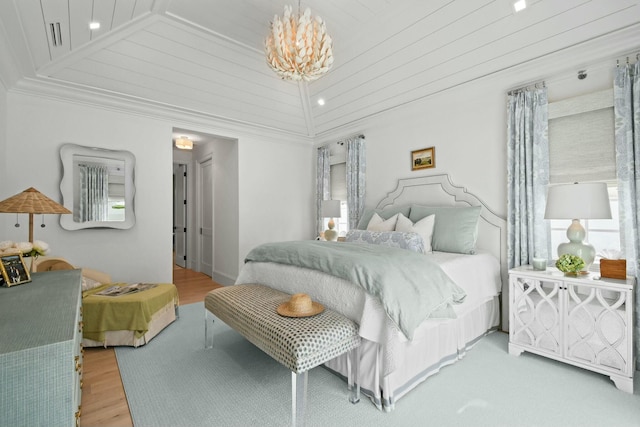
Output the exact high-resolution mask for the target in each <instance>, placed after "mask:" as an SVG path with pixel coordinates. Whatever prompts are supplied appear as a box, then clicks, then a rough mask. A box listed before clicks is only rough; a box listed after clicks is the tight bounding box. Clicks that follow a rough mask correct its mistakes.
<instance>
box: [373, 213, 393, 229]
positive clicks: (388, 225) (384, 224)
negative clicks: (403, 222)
mask: <svg viewBox="0 0 640 427" xmlns="http://www.w3.org/2000/svg"><path fill="white" fill-rule="evenodd" d="M397 220H398V214H395V215H394V216H392V217H391V218H389V219H382V217H380V215H378V214H377V213H374V214H373V216H372V217H371V221H369V225H367V230H369V231H394V230H395V228H396V221H397Z"/></svg>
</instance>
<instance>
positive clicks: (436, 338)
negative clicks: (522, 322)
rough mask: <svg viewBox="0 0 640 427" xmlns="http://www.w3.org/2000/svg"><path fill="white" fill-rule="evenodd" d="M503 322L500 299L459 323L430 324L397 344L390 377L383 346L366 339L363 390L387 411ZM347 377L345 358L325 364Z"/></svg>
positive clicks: (361, 371)
mask: <svg viewBox="0 0 640 427" xmlns="http://www.w3.org/2000/svg"><path fill="white" fill-rule="evenodd" d="M499 321H500V301H499V298H498V297H495V298H492V299H491V300H489V301H486V302H485V303H484V304H482V305H480V306H477V307H475V308H474V309H471V310H469V311H468V312H466V313H464V314H459V315H458V318H456V319H449V320H447V321H442V320H437V321H436V320H427V321H426V322H425V324H424V325H423V326H421V327H420V330H419V332H418V333H417V334H416V338H414V340H413V341H404V342H400V343H396V348H395V351H394V359H395V364H394V365H395V369H394V370H393V371H392V372H390V373H388V374H384V372H386V371H388V369H387V367H385V366H384V364H385V357H384V356H383V354H382V346H381V345H380V344H378V343H375V342H372V341H369V340H366V339H363V340H362V345H361V347H360V351H361V358H360V363H361V365H360V366H361V369H360V379H359V380H360V387H361V390H362V392H363V394H365V395H367V396H368V397H369V398H370V399H371V401H372V402H373V403H374V404H375V405H376V406H377V407H378V409H382V410H385V411H391V410H393V408H394V406H395V403H396V402H397V401H398V400H399V399H400V398H401V397H402V396H404V395H405V394H406V393H407V392H409V391H410V390H412V389H414V388H415V387H416V386H418V385H419V384H420V383H421V382H423V381H424V380H426V379H427V378H428V377H430V376H431V375H433V374H436V373H437V372H438V371H440V368H442V367H443V366H446V365H450V364H453V363H455V362H456V361H458V360H459V359H461V358H462V357H464V355H465V354H466V352H467V350H469V349H470V348H471V347H473V345H474V344H475V343H476V342H477V341H478V340H480V338H482V337H483V336H485V335H487V334H488V333H490V332H492V331H494V330H496V329H497V327H498V325H499ZM325 365H326V366H327V367H328V368H329V369H331V370H333V371H335V372H337V373H338V374H340V375H341V376H343V377H346V372H347V360H346V357H339V358H336V359H334V360H332V361H329V362H327V363H326V364H325ZM365 367H366V368H365Z"/></svg>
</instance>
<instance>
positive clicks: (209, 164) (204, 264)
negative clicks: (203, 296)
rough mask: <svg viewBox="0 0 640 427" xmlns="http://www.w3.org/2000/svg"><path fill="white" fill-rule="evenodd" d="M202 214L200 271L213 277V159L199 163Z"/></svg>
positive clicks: (200, 217) (200, 220) (200, 221)
mask: <svg viewBox="0 0 640 427" xmlns="http://www.w3.org/2000/svg"><path fill="white" fill-rule="evenodd" d="M198 166H199V173H198V176H199V184H200V185H199V186H198V188H199V199H198V200H199V202H200V203H199V205H200V206H199V207H200V215H199V218H198V222H199V223H200V251H199V252H200V259H199V261H200V271H201V272H203V273H204V274H206V275H207V276H210V277H213V259H214V253H213V250H214V249H213V239H214V236H213V184H214V183H213V159H212V158H211V157H208V158H206V159H205V160H203V161H201V162H199V163H198Z"/></svg>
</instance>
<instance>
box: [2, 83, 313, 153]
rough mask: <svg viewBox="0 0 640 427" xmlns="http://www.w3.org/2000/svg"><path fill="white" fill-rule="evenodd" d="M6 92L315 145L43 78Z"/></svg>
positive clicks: (304, 138)
mask: <svg viewBox="0 0 640 427" xmlns="http://www.w3.org/2000/svg"><path fill="white" fill-rule="evenodd" d="M8 92H9V93H22V94H25V95H31V96H36V97H42V98H47V99H51V100H56V101H65V102H71V103H74V104H79V105H90V106H93V107H98V108H103V109H108V110H112V111H117V112H121V113H127V114H132V113H133V114H138V115H140V116H145V117H149V118H153V119H160V120H165V121H168V122H170V123H171V125H172V126H174V127H182V128H184V127H186V126H197V127H205V128H207V129H208V131H207V132H208V133H215V134H216V135H218V136H221V137H225V138H232V139H239V138H241V137H255V138H259V139H269V140H273V141H275V142H288V143H295V144H303V145H308V146H313V142H314V139H313V138H312V137H310V136H308V135H304V134H298V133H295V132H291V131H288V130H286V129H278V128H273V127H269V126H263V125H259V124H255V123H250V122H244V121H241V120H234V119H231V118H228V117H223V116H218V115H215V114H209V113H206V112H202V111H196V110H191V109H186V108H181V107H176V106H174V105H168V104H164V103H159V102H154V101H149V100H146V99H142V98H138V97H133V96H129V95H124V94H120V93H113V92H110V91H105V90H100V89H94V88H87V87H83V86H80V85H75V84H69V83H61V82H57V81H53V80H48V79H44V78H25V79H22V80H20V81H18V83H17V84H15V85H13V87H11V88H10V89H9V90H8ZM194 130H195V129H194Z"/></svg>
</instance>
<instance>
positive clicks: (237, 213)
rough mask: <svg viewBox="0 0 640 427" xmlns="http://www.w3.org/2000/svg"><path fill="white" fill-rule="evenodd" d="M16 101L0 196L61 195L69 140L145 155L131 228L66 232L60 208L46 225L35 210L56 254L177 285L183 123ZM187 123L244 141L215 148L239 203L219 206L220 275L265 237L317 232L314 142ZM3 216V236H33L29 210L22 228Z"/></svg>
mask: <svg viewBox="0 0 640 427" xmlns="http://www.w3.org/2000/svg"><path fill="white" fill-rule="evenodd" d="M0 94H1V92H0ZM0 101H1V98H0ZM7 105H8V107H7V110H8V113H7V120H6V122H7V127H6V129H7V130H6V135H7V140H10V141H16V142H15V143H14V144H11V145H8V144H7V146H6V150H3V151H0V152H1V153H2V154H3V156H2V157H3V162H4V159H7V160H6V167H5V168H3V171H2V172H0V174H3V175H0V176H2V177H3V180H2V185H1V186H0V200H3V199H5V198H7V197H10V196H12V195H14V194H17V193H19V192H21V191H23V190H25V189H26V188H28V187H35V188H36V189H38V190H39V191H41V192H42V193H43V194H45V195H47V196H48V197H50V198H52V199H54V200H56V201H58V202H62V199H61V195H60V189H59V184H60V179H61V177H62V166H61V162H60V157H59V148H60V146H61V145H62V144H63V143H66V142H72V143H76V144H80V145H87V146H95V147H101V148H107V149H126V150H129V151H131V152H132V153H133V154H134V156H135V157H136V170H135V184H136V196H135V209H136V219H137V222H136V225H135V226H134V227H133V228H132V229H130V230H109V229H91V230H79V231H67V230H64V229H62V228H61V227H60V225H59V216H58V215H50V216H45V223H46V228H40V222H41V217H40V216H36V221H35V222H36V225H35V227H34V237H35V239H37V240H43V241H45V242H47V243H49V245H50V246H51V255H54V256H62V257H65V258H67V259H68V260H69V261H70V262H71V263H72V264H74V265H77V266H84V267H91V268H96V269H99V270H103V271H107V272H109V273H111V274H112V276H113V279H114V280H115V281H126V282H133V281H158V282H171V281H172V267H173V258H172V206H173V204H172V203H173V202H172V191H171V189H172V175H173V168H172V166H173V149H172V146H171V138H172V133H171V132H172V129H173V128H174V127H175V125H176V123H174V120H173V119H167V118H166V117H164V116H166V113H164V115H162V114H158V118H153V117H150V116H149V114H144V115H143V114H138V113H135V112H133V111H119V110H115V109H113V108H102V107H99V106H94V105H87V104H85V103H82V104H81V103H75V102H70V101H62V100H53V99H50V98H45V97H40V96H34V95H29V94H25V93H21V92H11V93H9V94H8V104H7ZM0 113H1V110H0ZM0 117H2V114H0ZM160 117H163V118H160ZM180 120H182V122H181V123H179V125H180V127H182V128H184V127H188V128H193V129H195V130H198V131H201V132H206V133H210V134H213V135H220V136H221V137H222V138H226V139H235V140H237V143H233V144H232V145H227V146H225V147H223V148H220V147H219V149H218V150H216V157H217V158H219V159H220V162H219V163H217V164H216V173H217V176H218V182H217V185H218V184H219V185H218V187H217V193H218V195H219V196H220V202H219V203H220V204H221V206H224V205H228V206H232V207H233V208H232V209H230V210H223V211H222V212H217V217H218V220H219V221H217V222H216V230H217V232H216V236H217V240H216V242H215V244H216V250H215V252H216V260H215V263H216V273H219V274H220V275H221V276H223V277H228V278H229V279H230V280H235V276H236V275H237V272H238V271H239V268H240V267H241V266H242V263H243V260H244V257H245V255H246V254H247V253H248V251H249V250H250V249H251V248H253V247H254V246H255V245H256V244H259V243H263V242H268V241H273V240H285V239H289V240H294V239H306V238H311V237H312V233H313V218H314V213H313V212H314V211H313V209H314V205H313V192H314V188H315V184H314V181H313V177H314V173H313V170H312V165H313V164H314V160H313V158H312V153H313V152H315V150H314V149H313V147H312V146H311V144H309V143H308V141H294V140H292V138H291V137H280V136H273V135H270V136H267V135H263V133H266V132H257V131H256V130H255V129H252V128H247V129H246V131H245V130H243V129H237V128H234V129H229V128H228V127H220V126H218V125H217V124H215V123H210V124H202V120H201V119H198V120H199V121H198V122H197V123H198V124H197V125H194V124H193V123H185V122H184V117H181V119H180ZM176 121H177V120H176ZM0 123H1V122H0ZM1 142H2V140H1V139H0V144H1ZM1 148H2V145H0V149H1ZM230 159H231V161H229V160H230ZM234 164H236V166H234ZM4 177H6V179H4ZM224 177H232V178H224ZM0 217H2V220H1V221H2V222H0V236H1V238H0V240H7V239H8V240H17V241H25V240H27V238H28V228H27V216H26V215H21V216H20V217H21V219H20V222H21V224H22V226H21V227H20V228H15V227H13V224H14V223H15V217H13V218H9V215H7V214H3V215H1V216H0Z"/></svg>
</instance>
